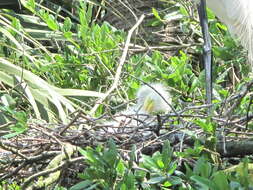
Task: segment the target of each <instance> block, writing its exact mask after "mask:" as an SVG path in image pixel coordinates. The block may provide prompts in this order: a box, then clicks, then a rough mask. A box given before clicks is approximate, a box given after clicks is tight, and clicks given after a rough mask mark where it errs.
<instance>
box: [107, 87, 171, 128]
mask: <svg viewBox="0 0 253 190" xmlns="http://www.w3.org/2000/svg"><path fill="white" fill-rule="evenodd" d="M136 96H137V104H136V105H135V106H132V107H130V108H129V109H127V110H124V111H122V112H120V113H117V114H115V115H114V116H113V121H107V122H105V123H104V124H105V125H106V126H108V128H107V130H108V132H111V133H115V132H117V131H118V129H124V127H125V126H128V127H130V128H132V127H133V128H134V127H137V126H139V125H140V124H143V123H142V122H140V121H143V122H144V123H150V122H151V123H152V122H153V121H154V117H152V114H153V113H157V112H160V113H165V112H169V111H170V110H171V107H170V106H171V102H172V100H171V96H170V94H169V92H168V91H167V89H166V87H165V86H164V85H162V84H160V83H153V84H150V85H143V86H141V87H140V89H139V90H138V91H137V95H136Z"/></svg>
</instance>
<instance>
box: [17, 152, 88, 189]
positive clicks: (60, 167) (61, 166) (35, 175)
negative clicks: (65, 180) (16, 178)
mask: <svg viewBox="0 0 253 190" xmlns="http://www.w3.org/2000/svg"><path fill="white" fill-rule="evenodd" d="M82 160H84V157H83V156H82V157H77V158H73V159H71V160H66V161H65V162H63V163H61V164H60V165H59V166H57V167H55V168H52V169H48V170H43V171H41V172H38V173H35V174H34V175H32V176H30V177H28V178H26V180H25V181H24V183H23V184H22V186H21V189H22V190H25V189H26V188H27V186H28V185H29V184H30V183H31V182H32V181H33V180H34V179H35V178H38V177H40V176H45V175H48V174H51V173H53V172H56V171H59V170H61V169H62V168H63V167H64V166H66V165H69V164H73V163H75V162H79V161H82Z"/></svg>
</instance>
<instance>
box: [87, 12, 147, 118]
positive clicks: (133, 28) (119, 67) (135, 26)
mask: <svg viewBox="0 0 253 190" xmlns="http://www.w3.org/2000/svg"><path fill="white" fill-rule="evenodd" d="M144 18H145V16H144V15H141V17H140V18H139V20H138V21H137V23H136V24H135V25H134V26H133V27H132V28H131V29H130V30H129V32H128V35H127V39H126V42H125V47H124V50H123V53H122V56H121V58H120V61H119V66H118V68H117V70H116V74H115V80H114V81H113V84H112V86H111V87H110V89H109V90H108V91H107V92H106V93H105V95H104V96H103V97H102V98H100V99H99V100H98V101H97V102H96V104H95V106H94V107H93V108H92V109H91V111H90V113H89V114H90V115H93V114H94V113H95V112H96V110H97V109H98V107H99V105H100V104H101V103H102V102H103V101H104V100H105V99H106V98H107V97H108V96H109V95H110V94H111V93H112V92H113V91H114V90H115V89H116V88H117V85H118V82H119V79H120V75H121V71H122V68H123V65H124V63H125V60H126V56H127V52H128V48H129V44H130V40H131V37H132V34H133V32H134V31H135V30H136V29H137V27H138V26H139V25H140V24H141V22H142V21H143V19H144Z"/></svg>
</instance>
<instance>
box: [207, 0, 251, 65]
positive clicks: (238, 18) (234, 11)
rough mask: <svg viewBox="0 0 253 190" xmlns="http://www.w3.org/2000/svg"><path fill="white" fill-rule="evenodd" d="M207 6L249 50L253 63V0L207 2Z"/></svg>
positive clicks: (214, 0)
mask: <svg viewBox="0 0 253 190" xmlns="http://www.w3.org/2000/svg"><path fill="white" fill-rule="evenodd" d="M206 3H207V6H208V7H209V8H210V9H211V10H212V11H213V12H214V13H215V14H216V16H217V17H218V18H219V19H220V20H221V21H222V22H224V23H225V24H226V25H227V27H228V29H229V31H230V33H231V34H232V35H233V36H235V37H236V38H238V39H239V41H240V42H241V44H242V45H243V46H244V47H245V48H246V49H247V50H248V53H249V61H250V62H251V64H252V63H253V0H206Z"/></svg>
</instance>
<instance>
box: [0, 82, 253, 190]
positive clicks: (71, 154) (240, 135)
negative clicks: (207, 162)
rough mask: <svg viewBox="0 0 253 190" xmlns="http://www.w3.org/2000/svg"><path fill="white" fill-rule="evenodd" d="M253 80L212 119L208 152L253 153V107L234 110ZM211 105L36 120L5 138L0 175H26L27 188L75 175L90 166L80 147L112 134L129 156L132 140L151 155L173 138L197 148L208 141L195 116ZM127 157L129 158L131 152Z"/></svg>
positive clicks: (17, 177)
mask: <svg viewBox="0 0 253 190" xmlns="http://www.w3.org/2000/svg"><path fill="white" fill-rule="evenodd" d="M252 85H253V81H251V82H249V83H248V84H246V85H245V86H244V88H243V89H242V90H241V91H240V92H238V93H237V94H236V95H233V96H231V97H229V98H227V99H226V100H225V101H224V102H222V103H221V104H220V105H221V106H220V108H219V109H218V110H219V112H214V116H213V117H211V118H210V120H211V121H212V123H215V125H216V126H217V129H216V132H217V143H216V149H214V150H208V149H205V151H210V152H212V153H214V154H216V155H218V156H219V157H220V158H235V157H241V156H244V155H250V154H253V142H252V141H251V140H250V139H251V138H252V135H253V133H252V132H250V130H249V129H248V128H247V126H249V124H251V125H252V120H253V114H252V113H250V110H248V112H247V113H246V115H245V114H243V115H241V116H239V115H234V114H233V112H234V110H235V109H236V108H237V107H238V105H240V103H241V101H242V99H243V97H245V96H246V94H248V93H249V91H250V89H251V88H252ZM208 107H209V105H202V106H188V107H185V108H184V109H183V110H181V111H176V112H173V111H172V112H171V113H168V114H164V115H159V114H157V115H145V114H132V115H129V114H123V113H119V114H115V115H113V116H109V115H103V116H101V117H99V118H93V117H90V116H88V115H87V114H85V113H83V112H82V111H80V112H78V113H77V114H76V116H75V117H74V118H73V120H72V121H71V122H70V123H69V124H67V125H64V124H61V125H56V124H49V123H46V122H43V121H38V120H32V121H31V122H30V124H29V129H28V130H27V132H26V133H24V134H22V135H19V136H17V137H15V138H11V139H2V140H1V142H0V147H1V149H0V169H1V174H0V180H1V181H3V180H7V179H8V180H18V181H20V182H21V181H22V180H23V179H25V181H22V187H23V189H26V187H27V186H28V185H29V184H30V183H33V182H34V181H37V180H38V178H39V177H40V176H47V175H50V173H54V172H56V171H60V172H61V175H70V174H69V173H71V174H73V175H74V174H76V173H78V172H80V170H82V169H83V168H84V167H85V166H84V162H83V161H84V159H85V158H84V157H83V156H81V155H80V153H79V152H78V151H77V147H82V148H85V147H87V146H89V147H94V148H95V147H97V146H98V145H101V144H102V145H104V144H105V143H106V142H107V141H108V139H113V141H114V142H115V143H116V145H117V147H118V150H120V152H121V154H122V155H123V156H124V155H127V154H126V153H128V152H129V151H130V150H131V148H132V146H133V145H135V146H136V150H137V152H141V153H143V154H152V153H154V152H155V151H159V150H160V149H161V147H162V145H163V143H164V141H165V140H169V141H170V144H171V146H173V148H174V150H175V151H183V150H184V149H186V148H187V147H192V146H193V144H194V142H195V140H196V139H199V141H200V142H201V143H203V144H205V142H206V141H207V134H208V133H207V129H203V127H201V126H200V125H198V124H196V122H194V121H195V119H206V118H209V115H208V114H207V113H206V110H207V108H208ZM249 107H250V105H249ZM224 110H225V111H224ZM119 121H120V122H119ZM59 157H60V161H59V162H58V164H56V165H54V166H51V167H50V168H48V164H50V163H51V162H52V160H54V159H55V158H59ZM124 159H128V158H127V156H125V157H124ZM66 168H67V169H66ZM65 177H66V176H65ZM72 177H73V176H72ZM63 179H64V178H63ZM65 179H66V178H65ZM71 180H73V179H71Z"/></svg>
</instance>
